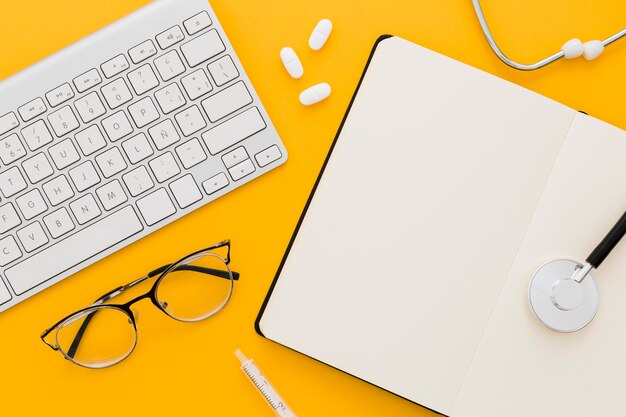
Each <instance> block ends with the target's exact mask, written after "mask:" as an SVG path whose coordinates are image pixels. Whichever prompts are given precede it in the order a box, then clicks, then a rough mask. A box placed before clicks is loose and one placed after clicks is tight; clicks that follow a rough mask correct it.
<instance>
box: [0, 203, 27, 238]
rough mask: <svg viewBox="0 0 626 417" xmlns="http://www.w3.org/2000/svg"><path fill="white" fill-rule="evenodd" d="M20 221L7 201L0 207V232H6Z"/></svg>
mask: <svg viewBox="0 0 626 417" xmlns="http://www.w3.org/2000/svg"><path fill="white" fill-rule="evenodd" d="M21 223H22V221H21V220H20V217H19V216H18V215H17V211H15V207H13V204H11V203H7V204H5V205H3V206H1V207H0V233H6V232H8V231H9V230H11V229H13V228H14V227H16V226H19V225H20V224H21Z"/></svg>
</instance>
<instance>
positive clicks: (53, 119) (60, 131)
mask: <svg viewBox="0 0 626 417" xmlns="http://www.w3.org/2000/svg"><path fill="white" fill-rule="evenodd" d="M48 121H49V122H50V125H51V126H52V130H54V133H56V135H57V137H61V136H65V135H67V134H68V133H69V132H71V131H72V130H75V129H77V128H78V126H80V123H78V119H76V116H75V115H74V112H73V111H72V109H71V108H70V106H65V107H62V108H61V109H59V110H57V111H56V112H54V113H51V114H49V115H48Z"/></svg>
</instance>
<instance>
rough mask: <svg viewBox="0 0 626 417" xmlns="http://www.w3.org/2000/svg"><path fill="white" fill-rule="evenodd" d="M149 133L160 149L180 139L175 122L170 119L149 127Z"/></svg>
mask: <svg viewBox="0 0 626 417" xmlns="http://www.w3.org/2000/svg"><path fill="white" fill-rule="evenodd" d="M148 133H149V134H150V137H151V138H152V141H153V142H154V144H155V146H156V148H157V149H158V150H160V151H162V150H163V149H165V148H167V147H168V146H170V145H172V144H174V143H176V142H178V141H179V140H180V136H178V132H176V128H175V127H174V124H173V123H172V121H171V120H169V119H168V120H165V121H163V122H161V123H159V124H158V125H156V126H154V127H151V128H150V129H148Z"/></svg>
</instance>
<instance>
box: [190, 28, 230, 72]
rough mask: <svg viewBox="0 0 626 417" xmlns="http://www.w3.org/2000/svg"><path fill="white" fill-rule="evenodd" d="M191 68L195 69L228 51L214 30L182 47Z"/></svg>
mask: <svg viewBox="0 0 626 417" xmlns="http://www.w3.org/2000/svg"><path fill="white" fill-rule="evenodd" d="M180 49H181V51H182V52H183V55H185V59H186V60H187V63H188V64H189V66H190V67H195V66H196V65H199V64H201V63H203V62H204V61H206V60H208V59H211V58H213V57H214V56H215V55H218V54H220V53H222V52H224V51H225V50H226V47H225V46H224V43H223V42H222V39H221V38H220V35H219V34H218V33H217V30H215V29H213V30H210V31H208V32H207V33H205V34H203V35H200V36H198V37H197V38H196V39H194V40H192V41H189V42H187V43H186V44H183V46H181V47H180Z"/></svg>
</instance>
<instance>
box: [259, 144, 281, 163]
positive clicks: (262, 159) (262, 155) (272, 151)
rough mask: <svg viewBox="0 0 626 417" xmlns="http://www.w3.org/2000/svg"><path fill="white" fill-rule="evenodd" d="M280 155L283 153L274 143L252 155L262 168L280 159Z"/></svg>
mask: <svg viewBox="0 0 626 417" xmlns="http://www.w3.org/2000/svg"><path fill="white" fill-rule="evenodd" d="M281 156H283V155H282V154H281V153H280V149H278V146H276V145H274V146H270V147H269V148H267V149H265V150H263V151H261V152H259V153H258V154H256V155H254V159H256V163H257V164H259V166H260V167H261V168H263V167H264V166H266V165H269V164H271V163H272V162H274V161H276V160H278V159H280V157H281Z"/></svg>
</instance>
